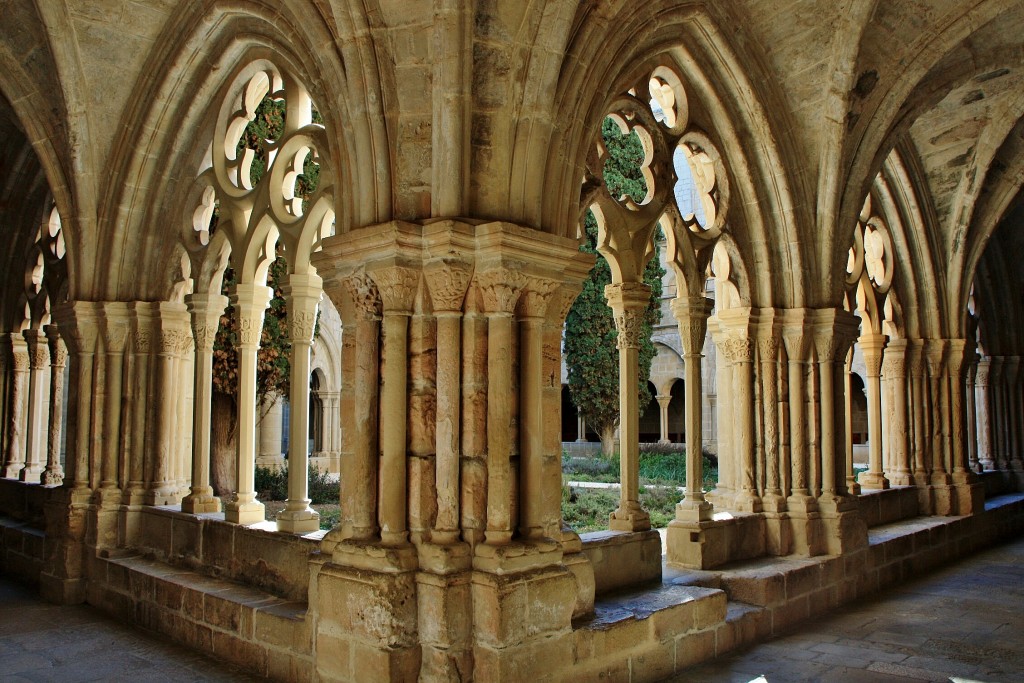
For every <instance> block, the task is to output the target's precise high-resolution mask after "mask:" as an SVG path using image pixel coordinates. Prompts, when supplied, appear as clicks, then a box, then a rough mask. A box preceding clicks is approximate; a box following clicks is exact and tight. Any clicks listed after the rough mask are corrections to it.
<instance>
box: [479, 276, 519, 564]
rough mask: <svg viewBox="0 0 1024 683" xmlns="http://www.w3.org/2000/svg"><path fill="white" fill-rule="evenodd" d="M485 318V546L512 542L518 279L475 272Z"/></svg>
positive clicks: (517, 277) (516, 277)
mask: <svg viewBox="0 0 1024 683" xmlns="http://www.w3.org/2000/svg"><path fill="white" fill-rule="evenodd" d="M477 278H478V282H477V286H478V287H479V288H480V291H481V294H482V296H483V303H484V311H485V313H486V318H487V528H486V530H485V532H484V542H485V543H486V544H487V545H489V546H501V545H506V544H508V543H509V542H510V541H511V540H512V530H513V519H512V495H513V483H512V464H511V461H510V458H511V455H512V446H513V444H512V439H511V437H512V435H511V433H510V430H509V425H510V424H511V419H512V410H511V408H512V406H511V405H510V401H509V397H511V396H512V381H513V380H512V311H513V310H514V309H515V307H516V302H517V301H518V299H519V295H520V291H521V289H522V284H523V282H522V278H521V277H519V274H518V273H514V272H512V271H510V270H507V269H498V270H491V271H488V272H486V273H484V274H478V276H477Z"/></svg>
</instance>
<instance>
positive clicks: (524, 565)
mask: <svg viewBox="0 0 1024 683" xmlns="http://www.w3.org/2000/svg"><path fill="white" fill-rule="evenodd" d="M561 561H562V548H561V546H560V545H559V544H558V543H556V542H555V541H553V540H552V539H550V538H544V539H537V540H531V541H512V542H510V543H507V544H504V545H490V544H487V543H481V544H479V545H477V546H476V548H475V549H474V552H473V569H475V570H477V571H481V572H488V573H491V574H510V573H516V572H525V571H530V570H533V569H541V568H543V567H550V566H551V565H555V564H558V563H559V562H561Z"/></svg>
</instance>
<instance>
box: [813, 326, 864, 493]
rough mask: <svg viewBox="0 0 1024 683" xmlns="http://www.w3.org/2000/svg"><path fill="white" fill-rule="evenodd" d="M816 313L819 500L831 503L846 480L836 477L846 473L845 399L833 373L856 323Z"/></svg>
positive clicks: (841, 489) (843, 362)
mask: <svg viewBox="0 0 1024 683" xmlns="http://www.w3.org/2000/svg"><path fill="white" fill-rule="evenodd" d="M817 313H818V316H817V317H818V321H817V322H816V323H815V325H814V348H815V351H816V352H817V356H818V385H819V393H820V396H819V400H820V419H821V432H820V438H819V442H820V444H819V445H820V448H821V499H822V500H823V501H829V502H831V501H834V500H835V499H836V497H837V496H841V495H843V494H844V493H846V491H845V489H846V477H845V475H844V476H843V477H842V478H840V476H839V475H840V472H841V470H842V469H845V468H843V467H842V463H841V461H840V455H841V454H842V455H845V453H844V451H845V448H844V446H843V437H844V436H845V434H846V427H845V424H844V423H845V419H844V418H845V416H844V415H843V410H844V404H845V399H843V397H842V391H843V385H842V382H839V383H837V382H836V372H837V366H838V369H839V370H840V371H841V368H842V365H843V364H845V362H846V352H847V350H848V349H849V344H850V342H851V341H852V339H853V335H854V334H855V330H856V322H855V320H854V319H853V316H852V315H851V314H849V313H846V312H845V311H839V310H834V309H823V310H819V311H818V312H817ZM837 422H838V424H837Z"/></svg>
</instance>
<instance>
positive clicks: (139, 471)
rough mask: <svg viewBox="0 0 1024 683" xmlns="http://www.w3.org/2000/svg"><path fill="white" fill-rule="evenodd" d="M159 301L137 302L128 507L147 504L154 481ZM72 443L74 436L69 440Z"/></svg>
mask: <svg viewBox="0 0 1024 683" xmlns="http://www.w3.org/2000/svg"><path fill="white" fill-rule="evenodd" d="M154 306H159V304H152V303H148V302H139V301H136V302H133V303H132V304H131V310H132V329H131V335H132V336H131V354H130V359H129V360H130V365H129V379H128V383H129V392H127V395H126V398H127V400H128V410H127V412H126V419H127V420H129V421H130V424H128V425H126V429H127V430H128V433H129V439H128V444H129V446H128V448H127V452H126V456H127V460H128V462H127V463H126V465H127V473H126V475H125V479H126V482H127V483H126V484H125V487H124V492H123V496H122V500H123V502H124V504H125V505H127V506H139V505H143V504H144V503H145V500H146V491H147V483H148V482H149V481H151V480H152V465H153V462H152V458H151V457H149V456H150V454H151V453H152V452H153V449H154V444H155V435H154V433H153V426H154V422H155V420H154V415H155V412H156V410H157V401H156V392H155V391H154V387H155V386H156V381H155V379H153V377H152V375H153V368H154V367H155V366H156V359H155V357H154V356H153V355H152V351H153V327H154V325H153V307H154ZM68 443H70V439H69V441H68Z"/></svg>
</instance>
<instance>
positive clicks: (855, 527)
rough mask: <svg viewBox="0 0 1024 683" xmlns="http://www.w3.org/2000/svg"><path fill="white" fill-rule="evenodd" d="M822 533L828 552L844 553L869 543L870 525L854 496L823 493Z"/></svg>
mask: <svg viewBox="0 0 1024 683" xmlns="http://www.w3.org/2000/svg"><path fill="white" fill-rule="evenodd" d="M818 510H819V511H820V513H821V524H822V527H823V528H822V533H823V534H824V539H825V544H826V546H827V551H828V554H830V555H843V554H846V553H851V552H853V551H855V550H860V549H861V548H866V547H867V545H868V525H867V523H865V521H864V518H863V517H861V515H860V509H859V506H858V504H857V499H856V498H854V497H852V496H834V495H827V494H826V495H823V496H822V497H821V498H819V499H818Z"/></svg>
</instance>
